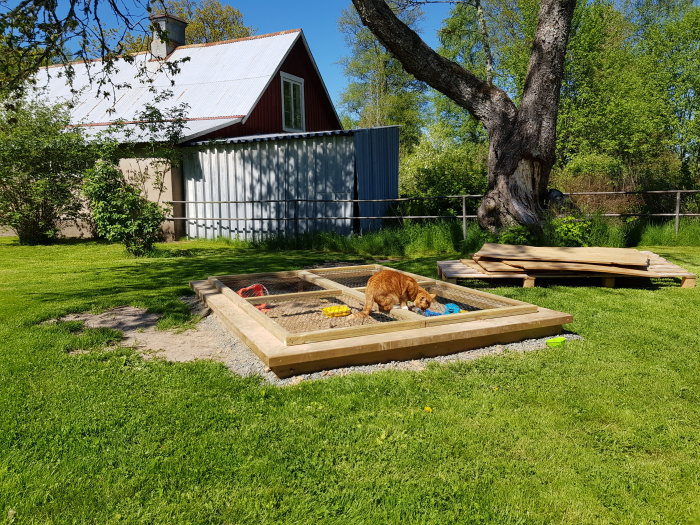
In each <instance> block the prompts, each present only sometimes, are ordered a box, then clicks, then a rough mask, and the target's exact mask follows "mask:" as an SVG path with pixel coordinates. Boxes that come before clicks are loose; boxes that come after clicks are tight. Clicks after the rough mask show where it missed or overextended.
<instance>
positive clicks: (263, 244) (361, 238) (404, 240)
mask: <svg viewBox="0 0 700 525" xmlns="http://www.w3.org/2000/svg"><path fill="white" fill-rule="evenodd" d="M483 236H484V234H483V232H482V231H481V230H480V229H479V227H478V225H476V224H475V223H473V224H471V225H470V226H469V227H468V229H467V242H466V243H465V241H464V240H463V238H462V237H463V234H462V226H461V224H460V223H457V222H455V221H434V222H405V223H404V224H403V226H393V227H388V228H382V229H381V230H378V231H374V232H368V233H366V234H364V235H352V236H349V237H348V236H344V235H339V234H337V233H334V232H321V233H317V234H313V235H309V234H306V235H300V236H297V237H268V238H265V239H262V240H259V241H255V242H252V243H250V246H251V247H253V248H256V249H265V250H288V249H313V250H322V251H332V252H340V253H347V254H354V255H370V256H387V257H411V256H421V255H435V254H440V253H450V252H458V251H462V250H464V249H466V248H467V247H468V248H473V247H476V248H475V249H478V248H479V247H480V246H481V244H483V242H484V240H483V238H482V237H483ZM467 245H468V246H467Z"/></svg>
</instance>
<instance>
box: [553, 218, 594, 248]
mask: <svg viewBox="0 0 700 525" xmlns="http://www.w3.org/2000/svg"><path fill="white" fill-rule="evenodd" d="M551 226H552V233H553V235H554V239H555V242H556V245H557V246H589V241H590V238H591V231H592V229H591V221H589V220H588V219H580V218H577V217H574V216H571V215H567V216H566V217H557V218H555V219H553V220H552V223H551Z"/></svg>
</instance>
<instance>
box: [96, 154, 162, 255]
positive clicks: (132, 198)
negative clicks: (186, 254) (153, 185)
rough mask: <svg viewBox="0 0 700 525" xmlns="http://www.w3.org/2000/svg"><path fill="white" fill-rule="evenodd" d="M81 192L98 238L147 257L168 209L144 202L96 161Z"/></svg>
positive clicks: (111, 169)
mask: <svg viewBox="0 0 700 525" xmlns="http://www.w3.org/2000/svg"><path fill="white" fill-rule="evenodd" d="M83 191H84V193H85V195H86V196H87V198H88V200H89V203H90V209H91V211H92V218H93V220H94V222H95V225H96V228H97V232H98V234H99V235H100V236H102V237H104V238H105V239H107V240H109V241H114V242H121V243H123V244H124V246H126V249H127V251H128V252H129V253H131V254H132V255H136V256H142V255H146V254H147V253H148V252H149V251H151V250H152V248H153V244H154V243H156V242H157V241H159V240H161V239H162V235H163V233H162V230H161V224H162V223H163V221H164V220H165V217H166V213H167V211H168V210H167V208H166V207H164V206H163V205H161V204H159V203H157V202H152V201H149V200H148V199H146V198H145V197H144V196H143V195H142V194H141V190H140V189H139V187H138V186H136V185H135V184H132V183H130V182H129V181H128V180H126V178H125V177H124V175H123V173H122V172H121V171H120V170H119V168H117V167H116V166H114V165H113V164H111V163H109V162H105V161H99V162H97V163H96V164H95V166H94V167H93V168H91V169H89V170H88V171H87V172H86V175H85V185H84V187H83Z"/></svg>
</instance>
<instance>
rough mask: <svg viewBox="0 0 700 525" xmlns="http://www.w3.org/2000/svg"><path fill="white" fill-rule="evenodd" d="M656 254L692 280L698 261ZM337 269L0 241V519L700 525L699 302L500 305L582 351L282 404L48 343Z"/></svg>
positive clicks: (577, 296)
mask: <svg viewBox="0 0 700 525" xmlns="http://www.w3.org/2000/svg"><path fill="white" fill-rule="evenodd" d="M650 249H652V250H654V251H656V252H657V253H660V254H661V255H663V256H664V257H667V258H669V259H670V260H672V261H674V262H677V263H679V264H681V265H682V266H685V267H686V268H688V269H689V270H691V271H694V272H696V273H700V248H697V247H673V248H663V247H656V248H655V247H651V248H650ZM443 257H449V254H447V255H444V256H443ZM337 259H340V260H353V259H352V257H350V256H347V255H339V254H333V253H320V252H309V251H297V252H283V251H280V252H268V253H265V252H261V251H254V250H250V249H240V248H235V247H231V246H227V245H225V244H218V243H212V242H209V243H207V242H183V243H177V244H171V245H161V247H160V257H157V258H150V259H142V260H140V259H133V258H127V257H125V256H124V254H123V251H122V248H121V247H120V246H116V245H105V244H98V243H73V244H60V245H56V246H49V247H25V246H18V245H15V244H13V242H12V241H11V240H7V239H3V240H0V522H3V521H7V522H11V521H14V522H15V523H61V524H63V523H100V524H101V523H159V524H160V523H232V524H233V523H255V524H261V523H275V524H277V523H301V524H306V523H324V524H326V523H337V524H347V523H363V524H375V523H435V524H447V523H497V524H508V523H523V524H526V523H527V524H529V523H533V524H534V523H571V524H582V523H585V524H590V523H629V524H642V523H674V524H675V523H700V353H699V351H700V288H696V289H680V288H679V287H678V285H677V284H672V283H658V284H657V285H655V286H653V287H648V286H647V287H620V288H615V289H605V288H595V287H585V286H558V285H556V286H549V287H543V288H532V289H522V288H496V289H495V292H496V293H500V294H504V295H507V296H509V297H515V298H518V299H522V300H525V301H530V302H534V303H536V304H539V305H541V306H545V307H548V308H554V309H558V310H562V311H565V312H569V313H572V314H573V315H574V317H575V322H574V323H573V324H572V325H570V326H569V327H568V328H569V329H570V330H572V331H574V332H576V333H578V334H580V335H582V336H583V337H584V338H585V339H584V340H582V341H573V342H569V343H567V346H566V347H565V348H564V349H557V350H542V351H537V352H530V353H527V354H508V355H504V356H499V357H490V358H484V359H480V360H477V361H472V362H465V363H457V364H451V365H449V366H446V365H445V366H437V365H434V366H431V367H429V368H428V370H426V371H424V372H396V371H385V372H380V373H376V374H372V375H350V376H345V377H335V378H331V379H328V380H324V381H315V382H307V383H304V382H302V383H301V384H299V385H298V386H294V387H284V388H277V387H271V386H265V385H262V384H260V382H259V381H258V380H256V379H251V378H249V379H241V378H239V377H236V376H234V375H232V374H231V373H229V372H228V370H227V369H226V368H225V367H224V366H223V365H220V364H215V363H212V362H198V363H194V364H192V363H190V364H175V363H166V362H162V361H143V360H142V359H141V358H140V357H138V355H137V354H135V353H134V352H133V351H131V350H129V349H122V350H114V351H103V350H101V349H102V348H103V347H104V345H106V344H107V343H108V342H109V341H111V340H113V339H114V337H115V334H114V333H112V332H110V331H104V330H103V331H100V330H86V331H83V332H79V331H77V330H76V326H75V324H74V323H63V324H61V323H59V324H56V325H41V324H39V323H41V322H42V321H44V320H47V319H51V318H54V317H56V316H59V315H62V314H66V313H69V312H80V311H85V310H90V309H92V310H102V309H106V308H109V307H113V306H118V305H124V304H131V305H135V306H143V307H147V308H149V309H151V310H152V311H154V312H158V313H163V314H165V315H164V318H163V320H162V321H161V325H162V326H163V327H164V328H167V327H172V326H176V325H179V324H182V323H186V322H187V321H188V320H189V315H188V312H187V310H186V309H185V307H184V306H183V305H182V304H181V303H180V302H179V300H178V297H179V296H181V295H183V294H184V293H187V291H188V288H187V281H188V280H190V279H200V278H204V277H206V276H208V275H213V274H222V273H245V272H254V271H266V270H284V269H293V268H300V267H304V266H308V265H311V264H314V263H316V262H321V261H323V260H337ZM395 266H398V267H401V268H404V269H408V270H411V271H415V272H417V273H422V274H425V275H435V274H434V267H435V258H423V259H413V260H406V261H401V262H398V263H395ZM75 349H83V350H91V351H89V352H87V353H81V354H78V355H70V351H71V350H75ZM426 406H429V407H431V408H432V412H428V411H425V410H424V407H426Z"/></svg>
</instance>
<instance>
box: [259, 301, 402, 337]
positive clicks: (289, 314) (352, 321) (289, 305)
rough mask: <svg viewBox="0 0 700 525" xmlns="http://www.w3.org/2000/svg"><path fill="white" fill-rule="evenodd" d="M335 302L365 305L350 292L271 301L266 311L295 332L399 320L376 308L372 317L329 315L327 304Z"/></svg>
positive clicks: (356, 306) (355, 308)
mask: <svg viewBox="0 0 700 525" xmlns="http://www.w3.org/2000/svg"><path fill="white" fill-rule="evenodd" d="M334 305H347V306H349V307H350V310H352V312H353V313H355V312H358V311H360V310H362V308H363V306H364V304H363V303H361V302H360V301H358V300H356V299H353V298H351V297H346V296H342V297H327V298H314V299H311V298H310V299H308V300H304V301H284V302H279V303H269V304H268V307H269V308H270V310H269V311H267V312H265V314H266V315H267V316H268V317H269V318H270V319H273V320H274V321H275V322H276V323H277V324H279V325H280V326H282V327H283V328H284V329H285V330H287V331H289V332H292V333H300V332H314V331H316V330H328V329H331V328H345V327H349V326H363V325H370V324H376V323H386V322H391V321H396V318H394V317H392V316H389V315H387V314H384V313H379V312H376V311H375V312H372V314H371V315H370V316H369V317H367V318H364V319H363V318H357V317H354V316H352V315H346V316H344V317H326V316H325V315H323V312H322V310H323V308H326V307H327V306H334ZM375 309H376V307H375Z"/></svg>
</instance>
